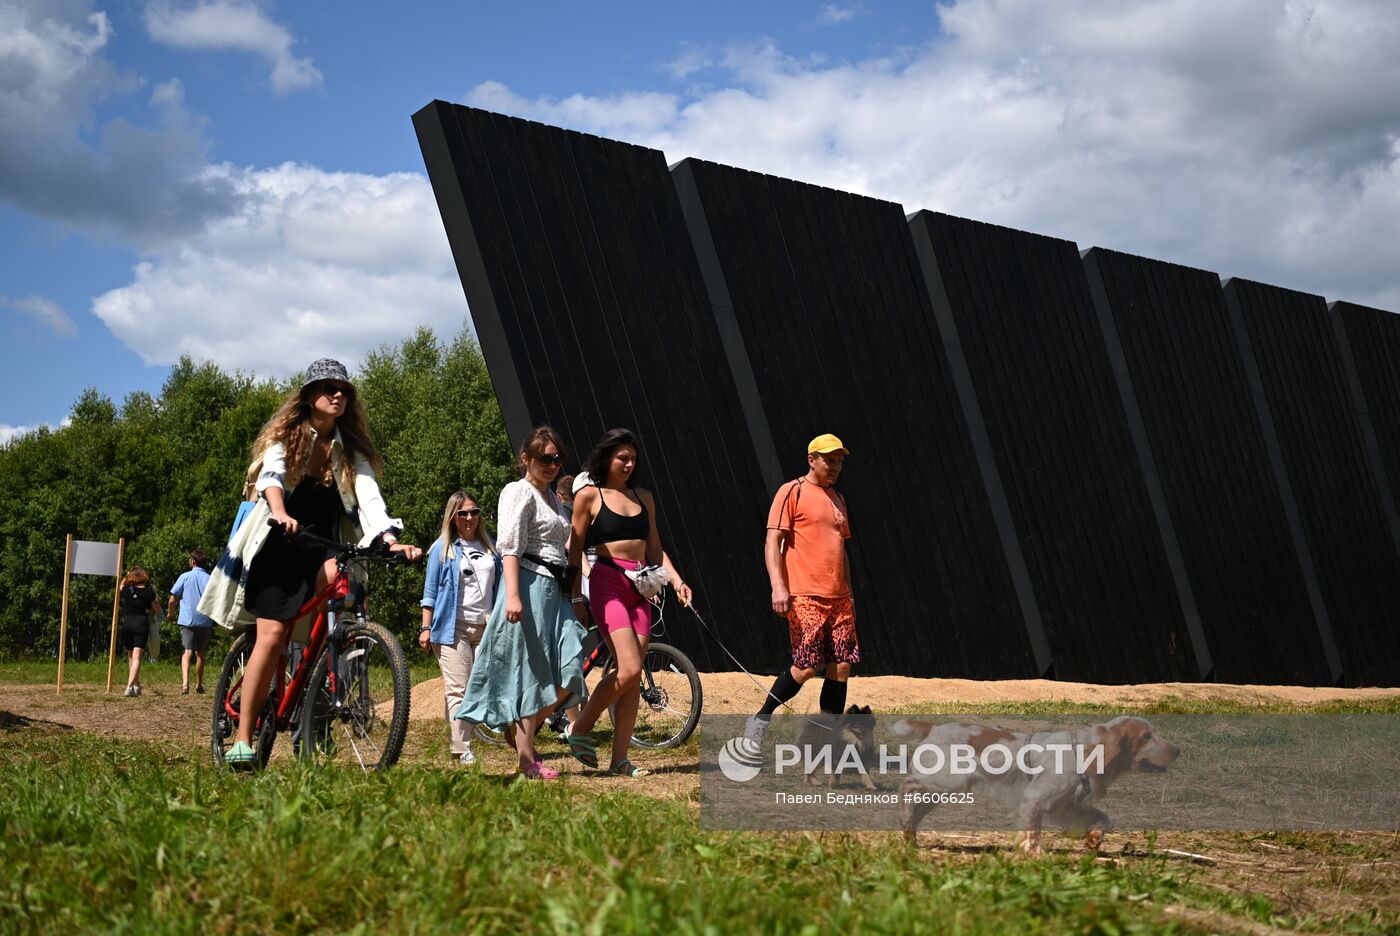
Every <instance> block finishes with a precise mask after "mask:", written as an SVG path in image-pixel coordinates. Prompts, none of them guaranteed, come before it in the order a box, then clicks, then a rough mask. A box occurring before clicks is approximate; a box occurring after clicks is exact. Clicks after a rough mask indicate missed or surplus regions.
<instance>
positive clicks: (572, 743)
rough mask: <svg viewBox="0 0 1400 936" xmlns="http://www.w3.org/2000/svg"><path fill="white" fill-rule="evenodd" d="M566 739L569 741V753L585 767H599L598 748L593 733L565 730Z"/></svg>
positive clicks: (594, 768) (593, 768)
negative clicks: (594, 742)
mask: <svg viewBox="0 0 1400 936" xmlns="http://www.w3.org/2000/svg"><path fill="white" fill-rule="evenodd" d="M564 740H565V741H567V742H569V753H570V754H572V755H573V756H574V760H576V761H578V762H579V763H580V764H582V765H583V766H585V767H588V768H590V769H592V770H597V769H598V748H597V747H596V746H595V745H594V744H593V736H592V735H591V734H583V733H575V732H572V731H566V732H564Z"/></svg>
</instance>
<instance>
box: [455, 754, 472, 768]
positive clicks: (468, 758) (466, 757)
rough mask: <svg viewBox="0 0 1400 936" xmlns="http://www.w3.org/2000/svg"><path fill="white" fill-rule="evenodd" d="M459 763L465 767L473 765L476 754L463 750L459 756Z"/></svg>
mask: <svg viewBox="0 0 1400 936" xmlns="http://www.w3.org/2000/svg"><path fill="white" fill-rule="evenodd" d="M457 763H459V764H461V765H462V766H463V767H471V766H472V765H474V764H475V763H476V755H475V754H473V753H472V752H471V751H463V752H462V756H461V757H459V758H457Z"/></svg>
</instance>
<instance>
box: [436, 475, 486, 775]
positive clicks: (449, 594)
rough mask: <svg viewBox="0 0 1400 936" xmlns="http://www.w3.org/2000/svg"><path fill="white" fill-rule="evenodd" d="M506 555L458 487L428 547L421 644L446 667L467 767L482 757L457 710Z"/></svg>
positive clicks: (446, 689) (449, 706) (459, 752)
mask: <svg viewBox="0 0 1400 936" xmlns="http://www.w3.org/2000/svg"><path fill="white" fill-rule="evenodd" d="M500 568H501V557H500V556H498V555H497V554H496V547H495V546H493V545H492V543H491V534H489V533H487V532H486V524H485V523H483V522H482V519H481V506H480V504H478V503H477V499H476V498H475V497H473V496H472V495H470V494H468V493H467V492H466V491H455V492H453V494H452V496H451V497H449V498H448V499H447V507H446V508H445V509H444V510H443V512H442V535H441V536H439V537H438V540H437V542H436V543H434V544H433V545H432V547H431V548H430V549H429V550H428V574H427V575H426V576H425V577H424V579H423V601H422V605H423V625H422V627H421V628H420V630H419V631H418V645H419V646H420V647H422V648H423V649H424V650H426V651H428V652H429V653H431V654H432V655H433V656H434V657H436V658H437V661H438V668H439V669H441V670H442V690H443V695H444V697H445V701H446V712H447V728H448V732H449V734H450V736H451V745H452V757H453V759H454V760H456V761H457V762H458V763H460V764H461V765H462V766H464V767H469V766H471V765H472V764H474V763H476V756H475V755H473V754H472V741H471V738H472V733H471V725H469V724H467V723H466V722H464V721H459V720H458V719H456V718H454V717H453V716H454V715H455V714H456V712H457V709H458V708H459V707H460V706H461V704H462V698H463V696H464V695H465V694H466V689H467V680H468V679H469V678H470V677H471V673H472V662H473V660H474V659H475V656H476V648H477V646H478V645H479V644H480V643H481V637H482V635H483V634H484V633H485V632H486V620H487V618H488V617H489V616H490V614H491V608H492V607H493V606H494V605H495V604H496V587H497V585H498V584H499V582H500Z"/></svg>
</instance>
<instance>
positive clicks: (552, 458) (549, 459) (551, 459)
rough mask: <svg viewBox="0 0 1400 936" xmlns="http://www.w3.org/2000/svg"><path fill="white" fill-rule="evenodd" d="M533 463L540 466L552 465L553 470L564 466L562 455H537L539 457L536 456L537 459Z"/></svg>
mask: <svg viewBox="0 0 1400 936" xmlns="http://www.w3.org/2000/svg"><path fill="white" fill-rule="evenodd" d="M535 461H537V462H539V463H540V464H541V465H552V466H554V467H555V468H558V467H559V466H560V465H562V464H564V456H563V455H539V456H537V457H536V458H535Z"/></svg>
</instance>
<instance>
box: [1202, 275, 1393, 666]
mask: <svg viewBox="0 0 1400 936" xmlns="http://www.w3.org/2000/svg"><path fill="white" fill-rule="evenodd" d="M1225 298H1226V303H1227V306H1228V307H1229V309H1230V311H1231V314H1232V315H1237V316H1238V317H1239V320H1240V322H1241V324H1242V326H1243V330H1244V332H1245V333H1246V336H1247V339H1248V343H1249V346H1250V351H1251V352H1252V354H1253V356H1254V359H1255V360H1256V361H1257V364H1258V370H1259V377H1260V382H1261V384H1262V386H1263V390H1264V395H1265V397H1266V398H1267V402H1268V408H1269V411H1270V412H1271V414H1272V418H1273V422H1274V425H1275V427H1276V429H1277V432H1278V442H1279V448H1280V450H1281V452H1282V456H1283V461H1284V463H1285V465H1286V467H1287V472H1288V476H1289V478H1290V479H1291V483H1292V486H1293V490H1294V493H1295V495H1296V497H1297V503H1298V512H1299V516H1300V518H1301V522H1302V526H1303V529H1304V530H1305V532H1306V536H1307V540H1308V544H1309V546H1310V547H1311V551H1312V556H1313V560H1314V562H1315V564H1316V568H1317V576H1318V581H1319V583H1320V585H1321V588H1322V596H1323V599H1324V601H1325V602H1326V605H1327V611H1328V614H1329V617H1330V619H1331V624H1332V628H1333V630H1334V632H1335V634H1336V643H1337V648H1338V651H1339V652H1340V656H1341V666H1342V671H1343V677H1342V678H1343V680H1344V681H1345V682H1347V683H1349V684H1353V685H1369V684H1374V683H1377V682H1384V681H1387V680H1393V679H1394V677H1395V672H1396V670H1395V665H1394V662H1393V661H1395V660H1396V659H1397V642H1400V629H1397V628H1396V626H1395V622H1396V620H1397V619H1400V555H1397V551H1396V546H1395V542H1394V539H1393V538H1392V536H1391V531H1390V530H1389V528H1388V525H1387V521H1386V517H1385V508H1384V505H1383V504H1382V500H1381V496H1380V491H1379V490H1378V487H1377V484H1376V478H1375V474H1374V471H1373V468H1372V466H1371V464H1370V463H1369V461H1368V456H1367V453H1366V446H1365V443H1364V440H1363V433H1362V430H1361V427H1360V425H1359V424H1358V419H1357V417H1358V414H1357V413H1356V412H1355V408H1354V406H1353V402H1352V399H1351V393H1350V391H1349V387H1348V384H1349V379H1348V374H1347V372H1346V368H1345V366H1344V364H1343V359H1342V352H1341V349H1340V348H1339V347H1338V343H1337V336H1336V334H1334V332H1333V330H1332V324H1331V321H1330V319H1329V316H1328V311H1327V307H1326V305H1325V303H1324V301H1323V299H1322V298H1321V297H1319V296H1313V295H1309V294H1307V293H1301V292H1295V291H1293V290H1289V289H1282V288H1280V287H1277V286H1266V285H1263V284H1261V283H1253V282H1249V281H1247V280H1239V279H1234V280H1230V281H1229V282H1228V283H1227V284H1226V285H1225Z"/></svg>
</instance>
